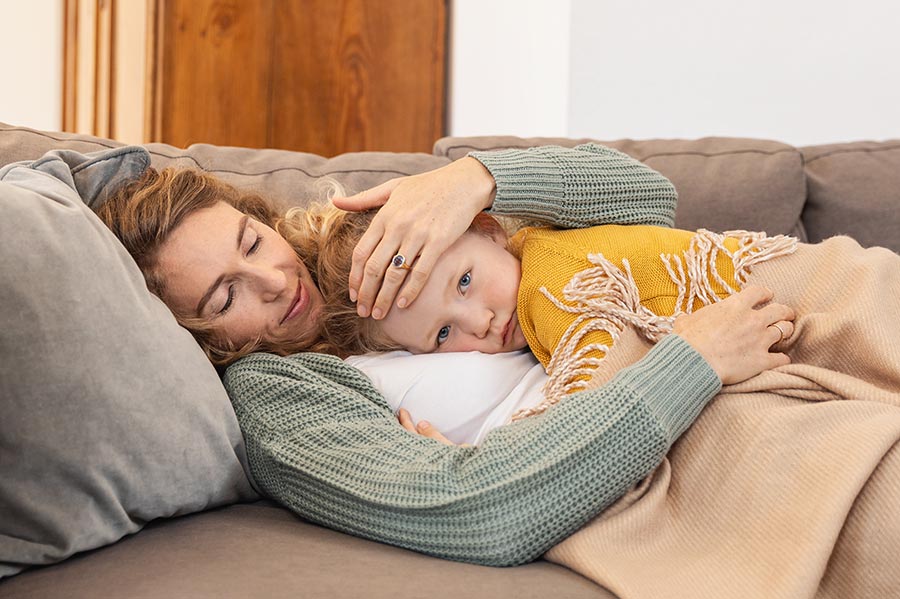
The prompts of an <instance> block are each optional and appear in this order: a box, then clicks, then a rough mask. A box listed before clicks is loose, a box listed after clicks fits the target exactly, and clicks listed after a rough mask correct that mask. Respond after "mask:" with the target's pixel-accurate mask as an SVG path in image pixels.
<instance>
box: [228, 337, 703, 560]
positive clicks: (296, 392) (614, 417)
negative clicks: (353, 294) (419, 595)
mask: <svg viewBox="0 0 900 599" xmlns="http://www.w3.org/2000/svg"><path fill="white" fill-rule="evenodd" d="M672 373H677V375H673V374H672ZM224 381H225V386H226V388H227V389H228V392H229V395H230V396H231V398H232V402H233V404H234V408H235V412H236V414H237V417H238V421H239V422H240V425H241V429H242V431H243V434H244V439H245V441H246V445H247V452H248V459H249V463H250V468H251V473H252V475H253V477H254V479H255V481H256V482H257V484H258V485H259V487H260V489H261V490H262V492H263V493H265V494H266V495H268V496H270V497H271V498H273V499H275V500H276V501H279V502H281V503H282V504H283V505H285V506H287V507H289V508H291V509H292V510H294V511H295V512H296V513H297V514H299V515H301V516H303V517H305V518H308V519H310V520H312V521H315V522H318V523H320V524H323V525H325V526H329V527H332V528H335V529H337V530H341V531H345V532H348V533H351V534H354V535H358V536H362V537H365V538H369V539H374V540H377V541H382V542H385V543H390V544H393V545H398V546H400V547H405V548H408V549H412V550H415V551H420V552H423V553H427V554H431V555H435V556H438V557H443V558H448V559H453V560H460V561H469V562H475V563H480V564H485V565H496V566H502V565H515V564H521V563H524V562H527V561H530V560H533V559H535V558H537V557H539V556H540V555H541V554H542V553H544V552H545V551H546V550H548V549H549V548H550V547H552V546H553V545H554V544H556V543H557V542H559V541H560V540H562V539H563V538H565V537H566V536H568V535H570V534H571V533H572V532H574V531H575V530H577V529H578V528H579V527H580V526H582V525H583V524H584V523H585V522H587V521H588V520H589V519H590V518H592V517H593V516H595V515H596V514H597V513H599V512H600V511H601V510H602V509H603V508H605V507H606V506H608V505H610V504H611V503H612V502H613V501H615V500H616V499H617V498H618V497H620V496H621V495H622V494H623V493H624V492H625V491H626V490H627V489H628V488H630V487H631V486H632V485H633V484H635V483H636V482H638V481H639V480H641V479H642V478H643V477H645V476H646V475H647V474H648V473H649V472H651V471H652V470H653V468H655V467H656V466H657V465H658V464H659V462H660V461H661V460H662V458H663V456H664V455H665V453H666V451H667V450H668V448H669V446H670V445H671V443H672V442H673V441H674V440H675V439H676V438H677V437H678V435H679V434H680V433H681V432H682V431H683V430H684V429H685V428H686V427H687V426H688V425H689V424H690V422H692V421H693V419H694V418H696V416H697V414H698V413H699V412H700V410H701V409H702V408H703V406H704V405H705V404H706V402H707V401H708V400H709V399H710V398H711V397H712V396H713V395H714V394H715V393H716V392H717V391H718V389H719V381H718V378H717V377H716V375H715V373H714V372H713V371H712V370H711V369H710V368H709V366H708V365H707V364H706V362H705V361H704V360H703V359H702V358H701V357H700V356H699V354H697V353H696V352H695V351H694V350H693V349H692V348H691V347H690V346H689V345H688V344H687V343H686V342H684V341H683V340H681V339H680V338H679V337H677V336H674V335H672V336H670V337H668V338H666V339H665V340H663V341H662V342H661V343H659V344H658V345H657V346H656V347H655V348H654V349H653V350H652V351H651V352H650V353H649V354H648V355H647V357H646V358H645V359H644V360H642V361H641V362H640V363H639V364H637V365H635V366H633V367H631V368H628V369H625V370H623V371H621V372H620V373H619V374H618V375H617V376H616V378H615V379H613V381H611V382H610V383H608V384H607V385H606V386H604V387H602V388H600V389H596V390H592V391H585V392H580V393H577V394H573V395H572V396H571V397H570V399H569V400H568V401H566V402H562V403H560V404H559V405H557V406H555V407H554V408H553V409H551V410H548V411H547V412H546V413H545V414H542V415H539V416H536V417H533V418H527V419H524V420H522V421H520V422H516V423H514V424H511V425H509V426H505V427H500V428H498V429H495V430H494V431H492V432H491V433H489V434H488V435H487V436H486V437H485V439H484V440H483V442H482V444H481V445H479V446H478V447H450V446H446V445H442V444H440V443H438V442H436V441H433V440H431V439H425V438H422V437H418V436H415V435H412V434H410V433H408V432H406V431H405V430H404V429H402V428H401V427H400V426H399V425H398V424H397V422H396V421H395V420H394V417H393V415H392V414H391V412H390V409H389V408H388V406H387V404H386V403H385V401H384V400H383V398H382V397H381V396H380V395H379V394H378V393H377V391H376V390H375V389H374V388H373V387H372V385H371V383H370V382H369V381H368V379H366V378H365V377H364V376H363V375H362V374H361V373H360V372H359V371H357V370H355V369H353V368H351V367H349V366H347V365H345V364H344V363H343V362H341V361H340V360H338V359H336V358H333V357H331V356H324V355H320V354H298V355H295V356H290V357H279V356H273V355H269V354H254V355H251V356H248V357H247V358H244V359H242V360H240V361H238V362H237V363H236V364H234V365H232V366H231V367H230V368H229V369H228V371H227V373H226V376H225V379H224Z"/></svg>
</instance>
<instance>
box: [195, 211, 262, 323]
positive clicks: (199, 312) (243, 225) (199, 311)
mask: <svg viewBox="0 0 900 599" xmlns="http://www.w3.org/2000/svg"><path fill="white" fill-rule="evenodd" d="M248 222H250V216H249V215H247V214H245V215H244V216H242V217H241V220H240V222H239V223H238V235H237V250H238V251H239V252H240V251H241V242H242V241H243V240H244V233H246V232H247V223H248ZM223 280H225V273H222V274H221V275H219V277H218V278H217V279H216V280H215V281H213V284H212V285H210V286H209V289H207V290H206V293H204V294H203V297H201V298H200V301H199V302H197V317H198V318H199V317H200V316H201V315H202V314H203V308H204V307H205V306H206V303H207V302H208V301H209V298H211V297H212V294H213V293H215V292H216V289H218V288H219V285H221V284H222V281H223Z"/></svg>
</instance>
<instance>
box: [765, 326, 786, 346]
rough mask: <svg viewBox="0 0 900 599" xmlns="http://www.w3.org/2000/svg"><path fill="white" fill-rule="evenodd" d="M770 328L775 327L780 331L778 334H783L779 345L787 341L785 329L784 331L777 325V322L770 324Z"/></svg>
mask: <svg viewBox="0 0 900 599" xmlns="http://www.w3.org/2000/svg"><path fill="white" fill-rule="evenodd" d="M769 326H770V327H775V328H776V329H778V332H779V333H781V339H779V340H778V343H781V342H782V341H784V340H785V339H787V335H785V334H784V329H782V328H781V327H780V326H778V323H777V322H773V323H772V324H770V325H769Z"/></svg>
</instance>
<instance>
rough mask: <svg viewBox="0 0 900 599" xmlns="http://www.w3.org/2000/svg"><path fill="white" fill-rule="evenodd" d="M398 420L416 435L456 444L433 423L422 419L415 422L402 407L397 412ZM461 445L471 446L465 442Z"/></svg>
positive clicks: (447, 443)
mask: <svg viewBox="0 0 900 599" xmlns="http://www.w3.org/2000/svg"><path fill="white" fill-rule="evenodd" d="M397 420H399V421H400V425H401V426H402V427H403V428H405V429H406V430H408V431H409V432H411V433H413V434H415V435H420V436H422V437H428V438H429V439H434V440H435V441H440V442H441V443H443V444H444V445H454V446H455V445H456V443H454V442H453V441H451V440H450V439H448V438H447V437H445V436H444V435H442V434H441V433H440V431H438V430H437V429H436V428H434V427H433V426H431V424H430V423H429V422H428V421H426V420H422V421H420V422H419V424H418V425H416V424H413V421H412V417H411V416H410V415H409V412H407V411H406V410H404V409H402V408H401V409H400V411H399V412H398V413H397ZM460 447H469V444H468V443H464V444H463V445H461V446H460Z"/></svg>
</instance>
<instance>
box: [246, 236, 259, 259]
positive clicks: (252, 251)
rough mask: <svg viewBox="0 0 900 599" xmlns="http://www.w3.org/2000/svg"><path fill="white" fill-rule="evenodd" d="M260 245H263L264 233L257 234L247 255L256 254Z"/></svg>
mask: <svg viewBox="0 0 900 599" xmlns="http://www.w3.org/2000/svg"><path fill="white" fill-rule="evenodd" d="M260 245H262V235H258V234H257V236H256V240H255V241H254V242H253V245H251V246H250V249H248V250H247V255H248V256H251V255H253V254H255V253H256V251H257V250H258V249H259V246H260Z"/></svg>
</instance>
